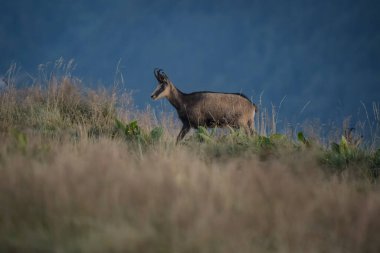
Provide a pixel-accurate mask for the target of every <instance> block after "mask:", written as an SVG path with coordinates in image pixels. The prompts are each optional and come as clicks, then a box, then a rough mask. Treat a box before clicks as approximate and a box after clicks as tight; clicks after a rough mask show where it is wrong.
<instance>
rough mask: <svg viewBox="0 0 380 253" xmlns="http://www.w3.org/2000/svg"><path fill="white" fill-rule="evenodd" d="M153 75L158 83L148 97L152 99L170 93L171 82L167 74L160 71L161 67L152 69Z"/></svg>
mask: <svg viewBox="0 0 380 253" xmlns="http://www.w3.org/2000/svg"><path fill="white" fill-rule="evenodd" d="M154 76H155V77H156V79H157V81H158V84H157V88H156V89H155V90H154V91H153V93H152V95H151V96H150V97H151V98H152V99H154V100H156V99H159V98H163V97H167V96H168V95H169V93H170V84H171V83H170V80H169V78H168V76H167V75H166V74H165V73H164V72H163V71H162V69H154Z"/></svg>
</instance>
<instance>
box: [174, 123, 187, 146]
mask: <svg viewBox="0 0 380 253" xmlns="http://www.w3.org/2000/svg"><path fill="white" fill-rule="evenodd" d="M189 131H190V126H189V125H187V124H183V126H182V129H181V131H180V132H179V134H178V136H177V141H176V143H175V144H176V145H177V144H178V142H180V141H181V140H182V139H183V137H185V135H186V134H187V133H188V132H189Z"/></svg>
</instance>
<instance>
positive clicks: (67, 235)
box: [0, 76, 380, 252]
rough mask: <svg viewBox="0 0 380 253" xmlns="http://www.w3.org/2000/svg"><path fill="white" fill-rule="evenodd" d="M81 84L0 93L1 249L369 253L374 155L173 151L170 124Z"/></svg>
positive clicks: (302, 142) (196, 141)
mask: <svg viewBox="0 0 380 253" xmlns="http://www.w3.org/2000/svg"><path fill="white" fill-rule="evenodd" d="M80 86H81V85H80V83H79V81H78V80H76V79H75V78H70V77H67V76H65V77H63V78H59V79H54V78H52V79H49V82H48V84H47V85H45V86H43V85H35V86H33V87H29V88H24V89H21V88H16V87H14V86H12V85H10V86H9V87H6V88H5V89H3V90H2V91H1V92H0V101H1V102H0V103H1V105H0V138H1V146H0V251H1V252H231V251H236V252H379V250H380V243H379V242H378V235H379V233H380V219H378V214H379V213H380V194H379V193H380V189H379V186H378V176H379V175H378V169H379V167H380V151H379V150H377V149H376V148H371V149H366V148H363V147H362V146H360V145H359V144H358V143H357V142H355V141H354V138H351V137H352V136H350V135H343V137H342V138H341V139H340V140H339V141H336V143H335V144H332V145H331V146H328V147H325V146H323V145H320V144H318V140H316V139H313V138H309V137H308V136H305V135H304V134H299V135H298V138H297V139H293V138H292V137H289V136H286V135H280V134H272V135H269V136H251V137H247V136H245V135H244V134H243V133H241V132H240V131H233V130H231V131H229V130H228V133H227V134H220V133H219V132H215V131H214V130H207V129H203V128H200V129H199V130H198V131H197V132H195V133H194V134H193V135H192V136H190V137H189V138H188V139H187V140H186V141H185V142H183V143H182V145H179V146H175V145H174V143H175V133H176V132H177V129H176V126H177V125H176V123H175V121H173V120H172V118H171V116H170V115H169V116H168V115H167V114H164V115H163V117H161V118H160V119H159V120H158V119H157V117H155V115H154V113H153V112H152V111H150V110H146V111H136V110H135V109H133V107H131V106H123V105H125V104H129V102H128V99H125V97H127V98H128V96H118V95H116V94H117V92H108V91H104V90H89V89H85V88H83V87H82V88H81V87H80ZM43 87H44V88H43ZM133 120H136V121H133Z"/></svg>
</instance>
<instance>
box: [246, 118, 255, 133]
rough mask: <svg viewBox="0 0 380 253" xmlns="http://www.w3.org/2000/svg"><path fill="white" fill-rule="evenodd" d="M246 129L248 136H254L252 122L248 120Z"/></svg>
mask: <svg viewBox="0 0 380 253" xmlns="http://www.w3.org/2000/svg"><path fill="white" fill-rule="evenodd" d="M247 127H248V131H249V135H254V134H255V126H254V123H253V120H251V119H250V120H248V122H247Z"/></svg>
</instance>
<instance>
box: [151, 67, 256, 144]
mask: <svg viewBox="0 0 380 253" xmlns="http://www.w3.org/2000/svg"><path fill="white" fill-rule="evenodd" d="M154 73H155V76H156V79H157V80H158V82H159V83H158V86H157V88H156V90H155V91H154V92H153V94H152V96H151V97H152V98H153V99H159V98H161V97H166V98H167V99H168V100H169V102H170V103H171V104H172V105H173V106H174V107H175V109H176V110H177V113H178V116H179V118H180V120H181V121H182V123H183V126H182V129H181V131H180V133H179V134H178V137H177V142H179V141H180V140H182V139H183V137H184V136H185V135H186V134H187V133H188V132H189V130H190V129H191V128H198V127H199V126H204V127H225V126H231V127H233V128H243V129H244V130H245V131H246V133H247V134H252V133H253V131H254V117H255V112H256V111H257V108H256V106H255V104H253V103H252V102H251V101H250V100H249V99H248V98H247V97H246V96H244V95H242V94H238V93H218V92H210V91H200V92H193V93H189V94H186V93H183V92H181V91H180V90H179V89H177V88H176V87H175V86H174V84H173V83H172V82H171V81H170V80H169V78H168V77H167V76H166V75H165V74H164V73H163V72H161V70H155V72H154Z"/></svg>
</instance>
